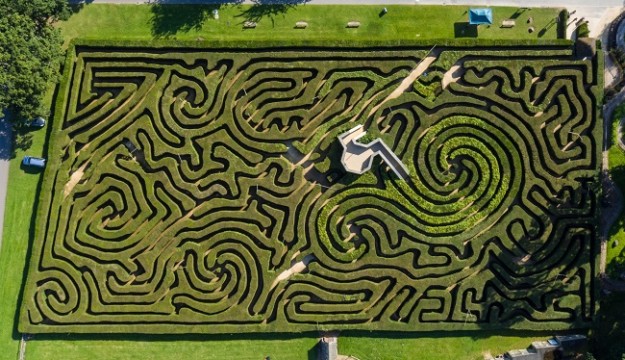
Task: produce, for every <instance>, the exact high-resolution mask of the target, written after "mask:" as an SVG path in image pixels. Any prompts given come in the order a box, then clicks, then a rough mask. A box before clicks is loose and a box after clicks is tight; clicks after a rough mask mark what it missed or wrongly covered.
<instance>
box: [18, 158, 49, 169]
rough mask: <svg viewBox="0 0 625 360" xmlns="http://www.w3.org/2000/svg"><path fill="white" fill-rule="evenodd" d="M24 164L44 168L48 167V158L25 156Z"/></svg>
mask: <svg viewBox="0 0 625 360" xmlns="http://www.w3.org/2000/svg"><path fill="white" fill-rule="evenodd" d="M22 165H24V166H29V167H35V168H40V169H43V168H44V167H46V159H42V158H38V157H34V156H24V159H22Z"/></svg>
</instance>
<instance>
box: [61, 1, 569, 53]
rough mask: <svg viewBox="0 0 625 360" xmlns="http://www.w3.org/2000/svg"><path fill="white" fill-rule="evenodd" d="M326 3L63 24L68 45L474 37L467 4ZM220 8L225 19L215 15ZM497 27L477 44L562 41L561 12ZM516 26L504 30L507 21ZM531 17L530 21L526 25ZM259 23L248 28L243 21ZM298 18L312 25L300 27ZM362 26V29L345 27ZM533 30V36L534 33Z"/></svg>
mask: <svg viewBox="0 0 625 360" xmlns="http://www.w3.org/2000/svg"><path fill="white" fill-rule="evenodd" d="M386 8H387V9H388V13H386V14H384V15H382V14H381V10H382V6H354V5H343V6H337V5H333V6H325V5H299V6H290V5H274V6H252V5H224V6H221V7H218V6H215V5H105V4H97V5H94V4H90V5H85V6H84V7H83V8H82V9H80V10H79V11H78V12H77V13H76V14H75V15H73V16H72V17H71V18H70V19H69V20H68V21H66V22H63V23H60V25H59V27H60V28H61V30H62V31H63V36H64V38H65V39H66V40H69V39H72V38H78V37H80V38H85V39H119V40H123V39H127V40H129V39H132V40H138V39H152V38H165V37H171V38H176V39H178V40H197V39H200V40H274V41H275V40H285V41H289V44H292V43H293V41H294V40H295V39H296V40H295V41H305V40H326V41H338V40H341V41H345V40H388V41H390V42H392V41H397V40H414V39H453V38H474V37H475V31H474V29H473V30H472V29H470V28H465V27H466V23H467V21H468V15H467V10H468V9H469V7H468V6H416V5H414V6H408V5H403V6H402V5H395V6H386ZM214 9H219V19H218V20H216V19H214V18H213V15H212V11H213V10H214ZM492 9H493V15H494V17H493V25H480V26H479V28H477V38H479V39H556V38H557V23H556V20H555V19H556V18H557V16H558V14H559V9H555V8H534V9H524V10H521V9H519V8H516V7H493V8H492ZM509 18H515V21H516V26H514V27H513V28H501V27H500V26H501V22H502V21H503V20H505V19H509ZM530 18H531V24H529V23H528V20H529V19H530ZM248 20H251V21H255V22H257V27H256V28H255V29H244V28H243V23H244V22H245V21H248ZM298 21H305V22H307V23H308V27H307V28H306V29H296V28H295V24H296V22H298ZM349 21H358V22H360V24H361V26H360V27H359V28H357V29H348V28H347V27H346V25H347V23H348V22H349ZM530 27H533V28H534V31H533V32H532V33H530V32H529V28H530Z"/></svg>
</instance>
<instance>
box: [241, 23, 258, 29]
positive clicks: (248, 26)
mask: <svg viewBox="0 0 625 360" xmlns="http://www.w3.org/2000/svg"><path fill="white" fill-rule="evenodd" d="M255 27H256V22H255V21H246V22H244V23H243V28H244V29H254V28H255Z"/></svg>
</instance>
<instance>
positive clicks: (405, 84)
mask: <svg viewBox="0 0 625 360" xmlns="http://www.w3.org/2000/svg"><path fill="white" fill-rule="evenodd" d="M434 48H435V47H432V49H430V51H429V53H428V55H426V56H425V57H424V58H423V59H421V61H419V63H418V64H417V66H415V68H414V69H412V71H411V72H410V74H409V75H408V76H406V77H405V78H404V80H402V82H401V83H400V84H399V86H398V87H397V88H396V89H395V90H393V92H392V93H390V94H389V95H388V96H387V97H386V98H385V99H384V100H382V101H381V102H380V103H379V104H377V105H376V106H374V107H373V109H371V111H369V115H368V116H367V117H370V116H371V115H373V114H375V112H376V111H378V109H379V108H380V107H382V105H384V104H385V103H386V102H387V101H389V100H393V99H397V98H398V97H399V96H401V94H403V93H404V92H406V90H408V89H410V87H411V86H412V84H414V82H415V80H417V78H418V77H419V76H421V75H422V74H423V73H424V72H425V70H427V69H428V68H429V67H430V65H432V63H433V62H434V61H436V59H437V58H438V56H439V55H440V53H441V50H435V49H434Z"/></svg>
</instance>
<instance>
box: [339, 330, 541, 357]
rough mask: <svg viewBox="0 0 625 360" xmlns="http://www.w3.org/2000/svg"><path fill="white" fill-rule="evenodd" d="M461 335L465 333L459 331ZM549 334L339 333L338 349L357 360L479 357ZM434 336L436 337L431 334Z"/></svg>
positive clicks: (524, 344)
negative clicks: (356, 334)
mask: <svg viewBox="0 0 625 360" xmlns="http://www.w3.org/2000/svg"><path fill="white" fill-rule="evenodd" d="M463 335H465V334H463ZM552 335H553V334H551V333H545V334H543V335H535V337H533V338H530V337H518V336H500V335H497V334H495V333H474V335H473V336H459V337H446V335H445V334H438V333H437V334H435V335H434V334H431V335H429V336H428V335H424V336H422V337H412V338H411V337H407V336H406V335H405V334H404V335H402V334H398V337H393V338H391V337H389V338H384V337H366V336H362V337H360V336H353V337H352V336H342V337H341V338H340V339H339V352H340V353H341V354H345V355H353V356H356V357H357V358H359V359H367V360H369V359H376V360H382V359H406V360H408V359H417V356H418V359H419V360H438V359H456V360H481V359H483V358H484V354H486V353H491V354H492V355H493V356H494V355H498V354H501V353H503V352H506V351H508V350H511V349H525V348H527V347H528V346H529V345H530V343H531V342H532V341H534V340H543V339H547V338H549V337H550V336H552ZM435 336H436V337H435Z"/></svg>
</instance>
